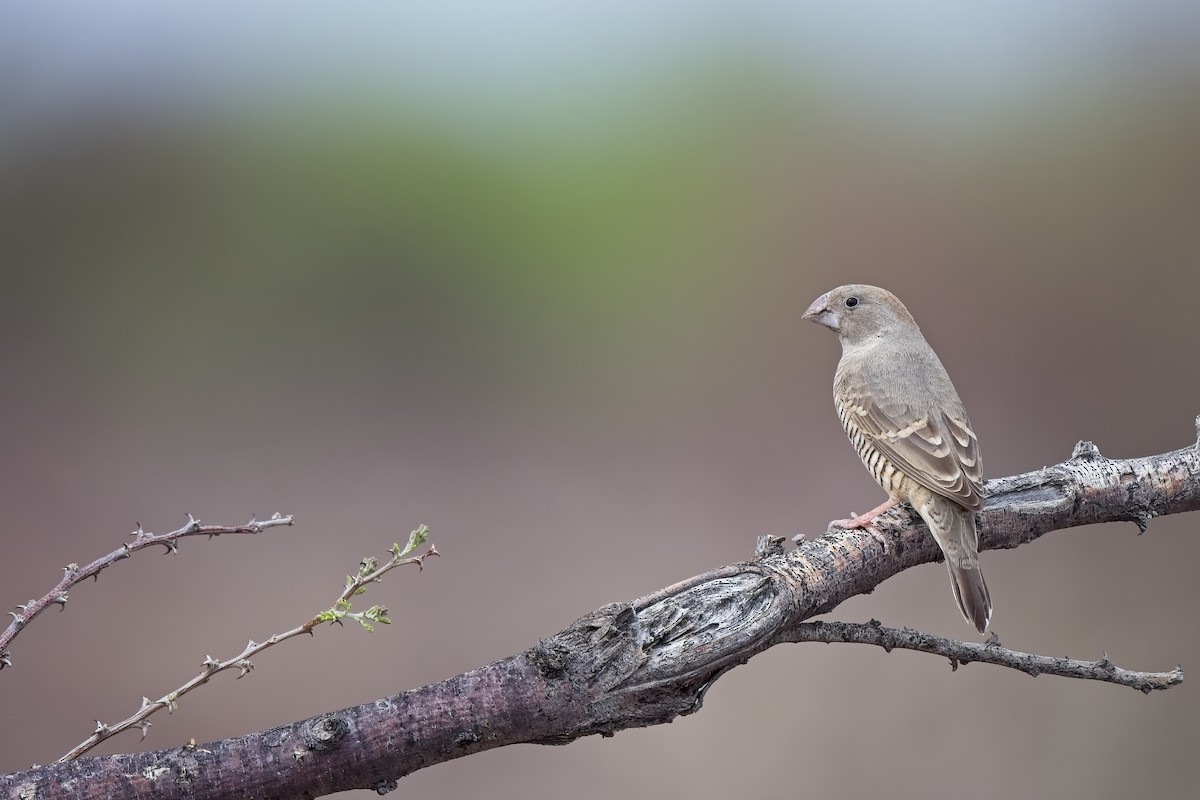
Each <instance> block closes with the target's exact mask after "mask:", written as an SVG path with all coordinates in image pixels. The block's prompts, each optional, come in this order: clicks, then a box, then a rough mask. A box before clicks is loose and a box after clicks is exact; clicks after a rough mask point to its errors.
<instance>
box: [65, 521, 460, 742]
mask: <svg viewBox="0 0 1200 800" xmlns="http://www.w3.org/2000/svg"><path fill="white" fill-rule="evenodd" d="M428 537H429V528H427V527H426V526H424V525H421V526H420V527H418V528H417V529H416V530H415V531H413V532H412V533H411V534H410V535H409V538H408V545H407V546H406V547H405V548H403V549H401V548H400V545H399V544H393V545H392V550H391V553H392V557H391V558H390V559H388V561H387V562H386V563H385V564H384V565H383V566H382V567H379V566H378V561H377V559H375V558H374V557H367V558H364V559H363V560H362V562H361V565H360V567H359V571H358V575H356V576H349V577H347V578H346V589H345V591H343V592H342V594H341V596H340V597H338V599H337V600H336V601H335V602H334V604H333V606H331V607H330V608H328V609H326V610H325V611H322V612H321V613H319V614H317V615H315V616H314V617H313V618H312V619H310V620H309V621H308V622H305V623H304V624H303V625H300V626H298V627H295V628H292V629H291V630H290V631H284V632H283V633H277V634H275V635H274V636H272V637H271V638H270V639H267V640H266V641H265V642H255V641H254V640H253V639H251V640H250V642H249V644H247V645H246V647H245V648H244V649H243V650H242V652H240V653H238V654H237V655H236V656H234V657H233V658H229V659H226V660H224V661H218V660H217V659H215V658H213V657H212V656H208V655H206V656H205V657H204V661H203V662H202V663H201V666H200V672H199V673H198V674H197V675H196V676H195V677H193V678H192V679H191V680H189V681H188V682H187V683H185V684H183V685H182V686H180V687H179V688H177V689H175V690H174V691H171V692H168V693H167V694H165V695H163V696H162V697H160V698H159V699H157V700H154V701H151V700H150V699H149V698H147V697H143V698H142V705H141V708H139V709H138V710H137V712H136V713H134V714H133V715H132V716H130V717H128V718H127V719H123V720H121V721H120V722H118V723H116V724H114V725H105V724H104V723H103V722H101V721H100V720H96V730H95V731H93V732H92V735H91V736H89V737H88V738H86V739H84V740H83V741H82V742H80V743H79V744H77V745H75V746H74V747H72V748H71V749H70V750H69V751H68V752H67V753H65V754H64V755H63V756H62V757H60V758H59V759H58V762H59V763H62V762H64V761H72V760H74V759H76V758H79V757H80V756H81V755H83V754H84V753H86V752H87V751H89V750H91V749H92V748H93V747H95V746H96V745H98V744H100V743H101V742H103V741H104V740H105V739H109V738H111V737H113V736H116V735H117V734H118V733H122V732H124V731H127V730H129V729H130V728H139V729H140V730H141V732H142V738H143V739H145V738H146V734H147V733H148V732H149V730H150V724H151V723H150V720H149V717H150V715H151V714H154V713H155V712H157V711H161V710H163V709H164V708H165V709H166V710H167V713H168V714H170V713H172V712H173V711H175V709H176V708H177V707H178V705H179V698H181V697H183V696H184V695H185V694H187V693H188V692H190V691H192V690H193V689H195V688H197V687H198V686H202V685H204V684H206V683H208V681H209V679H210V678H212V676H214V675H216V674H217V673H218V672H224V671H226V670H230V669H236V670H238V678H239V679H240V678H244V677H245V676H246V675H248V674H249V673H250V671H251V670H252V669H254V662H253V661H251V660H250V659H251V658H252V657H253V656H256V655H258V654H259V653H261V652H262V651H263V650H266V649H267V648H268V647H274V646H275V645H277V644H279V643H280V642H283V641H286V640H288V639H292V638H294V637H296V636H300V635H302V634H305V633H307V634H312V632H313V630H314V629H315V628H316V627H317V626H319V625H320V624H321V623H323V622H330V623H337V624H339V625H340V624H342V620H343V619H352V620H354V621H355V622H358V623H359V624H361V625H362V626H363V628H365V629H366V630H367V631H373V630H374V623H376V622H378V623H382V624H384V625H389V624H391V620H390V619H388V616H387V609H386V608H384V607H383V606H371V607H370V608H369V609H367V610H366V611H362V612H351V611H350V598H352V597H354V596H355V595H359V594H362V593H363V592H365V591H366V585H367V584H369V583H378V582H379V579H380V578H381V577H382V576H383V575H384V574H385V573H387V572H388V571H390V570H393V569H395V568H396V567H400V566H404V565H405V564H416V565H417V567H418V568H423V567H424V565H425V559H427V558H429V557H430V556H437V555H441V554H440V553H438V551H437V548H436V547H434V546H433V545H430V546H429V549H427V550H426V551H425V552H424V553H422V554H421V555H419V556H409V553H411V552H412V551H413V550H415V549H416V548H417V547H419V546H420V545H422V544H424V543H425V541H426V539H428Z"/></svg>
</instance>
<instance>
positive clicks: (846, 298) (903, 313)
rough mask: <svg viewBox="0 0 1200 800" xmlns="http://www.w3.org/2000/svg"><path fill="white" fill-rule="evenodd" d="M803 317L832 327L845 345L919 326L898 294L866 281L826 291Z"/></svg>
mask: <svg viewBox="0 0 1200 800" xmlns="http://www.w3.org/2000/svg"><path fill="white" fill-rule="evenodd" d="M803 318H804V319H807V320H811V321H812V322H815V323H817V324H818V325H824V326H825V327H826V328H829V329H830V330H831V331H833V332H834V333H836V334H837V335H838V339H840V340H841V342H842V344H843V345H846V344H851V345H852V344H859V343H861V342H865V341H866V340H868V339H870V338H871V337H873V336H885V335H887V334H888V333H889V332H892V331H894V330H896V329H897V328H902V327H905V326H912V327H914V328H915V327H916V322H914V321H913V318H912V314H909V313H908V309H907V308H905V307H904V304H903V303H901V302H900V301H899V300H898V299H897V298H896V295H894V294H892V293H891V292H889V291H888V290H887V289H880V288H879V287H878V286H868V285H866V284H863V283H851V284H847V285H845V286H839V287H838V288H836V289H833V290H831V291H828V292H826V293H825V294H823V295H821V296H820V297H818V298H817V299H816V300H814V301H813V302H812V305H810V306H809V307H808V310H807V311H805V312H804V317H803Z"/></svg>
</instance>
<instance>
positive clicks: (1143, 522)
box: [1133, 511, 1151, 536]
mask: <svg viewBox="0 0 1200 800" xmlns="http://www.w3.org/2000/svg"><path fill="white" fill-rule="evenodd" d="M1150 517H1151V515H1150V514H1149V513H1147V512H1145V511H1139V512H1137V516H1135V517H1134V518H1133V524H1134V525H1137V526H1138V536H1141V535H1142V534H1143V533H1145V532H1146V528H1148V527H1149V526H1150Z"/></svg>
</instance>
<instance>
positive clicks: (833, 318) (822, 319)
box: [801, 292, 838, 331]
mask: <svg viewBox="0 0 1200 800" xmlns="http://www.w3.org/2000/svg"><path fill="white" fill-rule="evenodd" d="M801 319H807V320H810V321H812V322H815V323H817V324H818V325H824V326H825V327H826V328H829V330H831V331H836V330H838V318H837V314H835V313H833V310H832V309H831V308H830V307H829V293H828V292H826V293H825V294H823V295H821V296H820V297H818V298H817V299H816V300H813V301H812V305H811V306H809V307H808V310H807V311H805V312H804V316H803V317H801Z"/></svg>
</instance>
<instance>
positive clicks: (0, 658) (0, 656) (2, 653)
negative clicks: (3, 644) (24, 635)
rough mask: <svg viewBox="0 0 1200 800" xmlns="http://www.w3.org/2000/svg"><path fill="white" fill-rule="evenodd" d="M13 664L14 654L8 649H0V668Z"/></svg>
mask: <svg viewBox="0 0 1200 800" xmlns="http://www.w3.org/2000/svg"><path fill="white" fill-rule="evenodd" d="M11 666H12V655H11V654H10V653H9V652H8V651H7V650H0V669H3V668H4V667H11Z"/></svg>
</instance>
